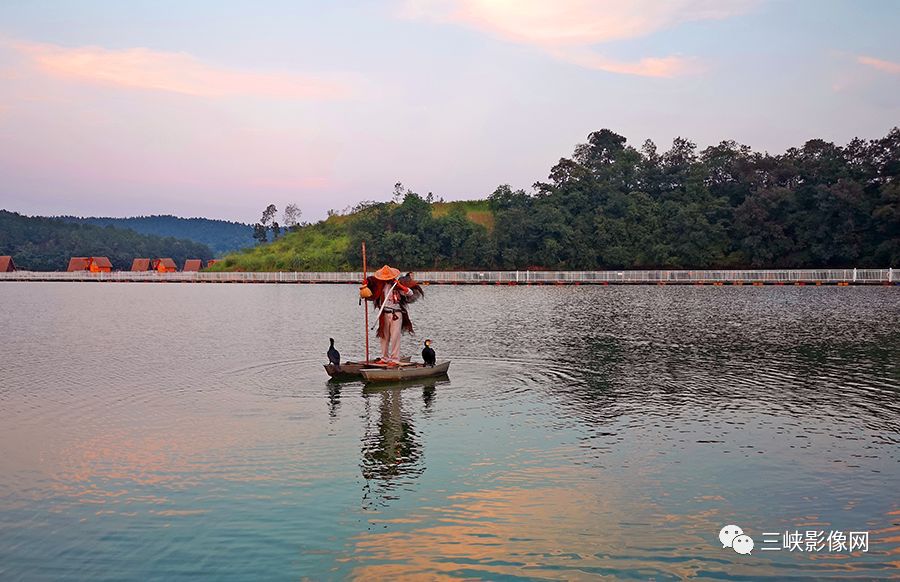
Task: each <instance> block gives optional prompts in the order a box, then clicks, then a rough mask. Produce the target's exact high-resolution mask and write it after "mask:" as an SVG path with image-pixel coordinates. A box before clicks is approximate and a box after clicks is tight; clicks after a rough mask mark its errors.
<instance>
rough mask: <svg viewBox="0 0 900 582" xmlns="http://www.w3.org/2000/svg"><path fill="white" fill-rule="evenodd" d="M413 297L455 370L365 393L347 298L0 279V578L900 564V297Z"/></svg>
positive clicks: (683, 571) (278, 289)
mask: <svg viewBox="0 0 900 582" xmlns="http://www.w3.org/2000/svg"><path fill="white" fill-rule="evenodd" d="M412 311H413V314H412V319H413V322H414V324H415V326H416V329H417V335H416V336H414V338H405V339H404V342H405V343H404V350H403V351H404V353H408V354H415V357H416V358H417V359H418V358H419V357H420V356H419V352H420V351H421V341H422V340H424V339H425V338H431V339H433V340H434V347H435V350H436V351H437V353H438V359H439V360H443V359H448V358H449V359H451V360H452V361H453V364H452V365H451V368H450V375H449V380H444V381H440V382H437V383H432V384H413V385H407V386H402V387H393V388H391V387H388V388H378V389H367V388H364V387H363V385H362V384H361V383H358V382H349V383H342V384H334V383H329V382H328V381H327V376H326V375H325V373H324V370H323V369H322V364H323V363H324V362H325V361H326V358H325V355H324V354H325V350H326V349H327V348H328V338H329V337H334V338H335V340H336V345H337V347H338V349H339V350H340V351H341V353H342V354H343V356H344V358H345V359H352V358H354V357H359V356H360V355H361V353H362V345H363V343H362V337H363V336H362V329H363V326H362V322H361V320H362V308H361V307H359V306H358V305H357V298H356V288H355V287H354V286H349V285H348V286H340V285H308V286H304V285H190V284H172V285H163V284H158V285H148V284H144V285H141V284H89V283H82V284H78V283H2V284H0V332H2V342H0V579H3V580H19V579H22V580H42V579H47V580H60V579H80V580H84V579H91V580H107V579H108V580H120V579H133V580H150V579H164V580H177V579H183V578H189V577H197V576H206V577H214V578H216V579H222V580H252V579H272V580H274V579H283V580H297V579H303V578H309V579H315V580H323V579H341V578H367V579H406V578H415V577H420V578H427V579H431V578H437V577H447V578H471V579H485V578H486V579H493V580H500V579H510V580H511V579H540V580H543V579H592V578H593V579H596V578H604V577H606V578H609V579H642V580H643V579H657V580H678V579H682V578H688V577H690V578H697V579H707V580H721V579H736V580H761V579H767V578H769V579H773V580H787V579H801V578H808V579H817V578H828V577H834V578H861V579H888V578H896V577H898V576H900V495H898V491H900V447H898V444H900V288H887V287H875V288H857V287H850V288H837V287H797V288H795V287H760V288H757V287H742V288H736V287H585V286H582V287H435V286H432V287H428V288H427V297H426V298H425V299H424V300H423V301H421V302H419V303H417V304H415V305H414V306H412ZM373 339H374V338H373ZM373 345H374V342H373ZM727 524H737V525H739V526H741V527H742V528H743V530H744V531H745V533H747V534H748V535H750V536H751V537H752V538H753V539H754V541H755V544H756V548H755V549H754V551H753V552H752V554H750V555H739V554H737V553H735V552H734V551H733V550H731V549H730V548H722V544H721V543H720V542H719V539H718V534H719V530H720V528H722V526H724V525H727ZM786 530H788V531H791V532H793V531H794V530H797V531H800V532H801V533H804V532H805V531H806V530H816V531H823V532H825V533H826V534H827V533H828V532H829V531H832V530H840V531H843V532H844V533H846V532H849V531H861V532H865V531H867V532H869V535H870V538H869V548H868V551H867V552H860V551H854V552H853V554H852V555H851V554H850V553H849V552H847V551H843V552H829V551H828V548H827V547H826V548H825V549H824V550H822V551H817V552H802V553H801V552H797V551H796V550H795V551H790V552H789V551H788V550H787V549H782V550H779V551H760V548H761V546H762V545H763V537H762V532H784V531H786Z"/></svg>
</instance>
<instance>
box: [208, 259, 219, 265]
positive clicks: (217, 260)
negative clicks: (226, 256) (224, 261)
mask: <svg viewBox="0 0 900 582" xmlns="http://www.w3.org/2000/svg"><path fill="white" fill-rule="evenodd" d="M218 262H219V259H210V260H208V261H206V266H207V267H212V266H213V265H215V264H216V263H218Z"/></svg>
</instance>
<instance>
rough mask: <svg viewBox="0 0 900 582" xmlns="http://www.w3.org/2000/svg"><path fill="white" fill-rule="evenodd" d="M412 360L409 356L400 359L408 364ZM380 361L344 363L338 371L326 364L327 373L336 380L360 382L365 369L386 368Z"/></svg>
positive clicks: (332, 365) (333, 366)
mask: <svg viewBox="0 0 900 582" xmlns="http://www.w3.org/2000/svg"><path fill="white" fill-rule="evenodd" d="M411 359H412V358H410V357H409V356H406V357H402V358H400V361H401V362H405V363H408V362H409V361H410V360H411ZM384 366H385V364H382V363H381V361H380V360H369V361H367V362H353V361H350V362H344V363H343V364H341V367H340V369H338V368H337V367H336V366H335V365H334V364H325V372H326V373H327V374H328V375H329V376H331V377H332V378H334V379H335V380H341V379H348V380H352V379H355V380H358V379H360V378H362V374H361V373H360V372H361V371H362V369H363V368H376V367H384Z"/></svg>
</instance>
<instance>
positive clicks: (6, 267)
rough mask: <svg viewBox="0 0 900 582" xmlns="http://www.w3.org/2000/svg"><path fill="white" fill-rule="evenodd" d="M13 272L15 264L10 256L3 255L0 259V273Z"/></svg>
mask: <svg viewBox="0 0 900 582" xmlns="http://www.w3.org/2000/svg"><path fill="white" fill-rule="evenodd" d="M15 270H16V264H15V263H14V262H13V260H12V257H11V256H9V255H3V256H2V257H0V273H10V272H12V271H15Z"/></svg>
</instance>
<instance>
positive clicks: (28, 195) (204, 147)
mask: <svg viewBox="0 0 900 582" xmlns="http://www.w3.org/2000/svg"><path fill="white" fill-rule="evenodd" d="M897 30H900V3H898V2H895V1H894V0H880V1H878V0H848V1H833V0H795V1H789V0H618V1H614V0H346V1H343V0H342V1H340V2H334V1H328V0H319V1H301V0H289V1H283V2H282V1H268V0H267V1H262V0H259V1H246V2H228V1H224V0H216V1H209V2H205V1H189V0H175V1H165V0H153V1H137V0H129V1H128V2H118V1H113V0H106V1H99V0H98V1H88V0H81V1H71V2H63V1H61V0H57V1H53V2H51V1H42V0H2V2H0V208H7V209H10V210H16V211H19V212H23V213H26V214H45V215H47V214H76V215H105V216H130V215H136V214H163V213H166V214H168V213H173V214H177V215H181V216H207V217H212V218H228V219H236V220H242V221H253V220H256V219H258V215H259V213H260V212H261V210H262V208H263V207H264V206H265V205H266V204H268V203H269V202H273V203H275V204H276V205H278V207H279V208H282V207H283V206H284V205H285V204H286V203H288V202H297V203H298V204H299V205H300V207H301V209H302V210H303V212H304V217H305V218H307V219H311V220H312V219H318V218H321V217H323V216H324V215H325V213H326V211H327V210H328V209H331V208H334V209H341V208H344V207H346V206H348V205H351V204H355V203H356V202H358V201H360V200H370V199H375V200H385V199H388V198H389V197H390V194H391V190H392V187H393V184H394V183H395V182H397V181H398V180H399V181H402V182H403V183H404V184H406V185H407V186H408V187H410V188H412V189H413V190H416V191H419V192H421V193H423V194H424V193H426V192H428V191H432V192H434V193H435V195H437V196H443V197H444V198H446V199H448V200H449V199H466V198H480V197H483V196H485V195H487V194H489V193H490V192H491V191H493V189H494V188H495V187H496V186H497V185H498V184H503V183H509V184H511V185H512V186H514V187H521V188H526V189H528V188H530V185H531V184H532V183H533V182H534V181H536V180H540V179H544V178H546V175H547V173H548V171H549V169H550V167H551V166H552V165H553V164H554V163H555V162H556V161H557V160H558V159H559V158H560V157H562V156H568V155H570V154H571V152H572V149H573V147H574V146H575V144H577V143H579V142H581V141H584V139H585V137H586V136H587V134H588V133H589V132H591V131H593V130H597V129H601V128H604V127H607V128H610V129H612V130H614V131H616V132H618V133H621V134H623V135H625V136H626V137H627V138H628V139H629V142H630V143H632V144H634V145H640V143H641V142H642V141H643V140H644V139H647V138H650V139H653V140H654V141H655V142H657V144H658V145H659V146H661V147H665V146H667V145H668V144H669V143H671V140H672V138H674V137H676V136H684V137H687V138H689V139H692V140H693V141H695V142H697V143H698V145H700V146H701V147H704V146H706V145H710V144H714V143H717V142H719V141H721V140H723V139H735V140H737V141H739V142H742V143H745V144H748V145H750V146H752V147H753V148H754V149H758V150H768V151H770V152H773V153H775V152H781V151H783V150H784V149H785V148H787V147H791V146H795V145H801V144H802V143H803V142H804V141H805V140H807V139H810V138H813V137H822V138H825V139H829V140H833V141H836V142H838V143H846V142H847V141H848V140H849V139H851V138H852V137H854V136H860V137H864V138H875V137H880V136H883V135H884V134H886V133H887V132H888V130H889V129H890V128H891V127H893V126H895V125H898V124H900V42H898V40H897Z"/></svg>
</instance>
